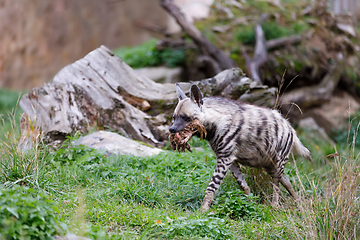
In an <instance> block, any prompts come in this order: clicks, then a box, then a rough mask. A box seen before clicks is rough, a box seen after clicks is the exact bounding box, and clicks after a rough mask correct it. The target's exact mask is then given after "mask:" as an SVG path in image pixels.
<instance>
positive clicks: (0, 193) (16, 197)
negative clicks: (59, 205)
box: [0, 185, 66, 239]
mask: <svg viewBox="0 0 360 240" xmlns="http://www.w3.org/2000/svg"><path fill="white" fill-rule="evenodd" d="M56 213H58V210H57V209H56V207H55V204H54V203H53V202H52V201H51V200H49V199H47V198H46V197H45V196H44V195H43V194H39V193H37V192H36V191H35V190H33V189H31V188H28V187H20V186H17V185H15V187H12V188H0V239H50V238H51V237H52V236H54V235H55V234H61V233H62V232H63V231H64V230H65V229H66V225H65V224H61V222H59V221H58V220H57V217H56V216H55V214H56Z"/></svg>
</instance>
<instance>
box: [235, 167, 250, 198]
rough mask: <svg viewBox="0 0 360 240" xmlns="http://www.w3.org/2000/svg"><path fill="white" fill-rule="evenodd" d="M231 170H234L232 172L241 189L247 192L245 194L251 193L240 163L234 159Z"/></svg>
mask: <svg viewBox="0 0 360 240" xmlns="http://www.w3.org/2000/svg"><path fill="white" fill-rule="evenodd" d="M230 170H231V172H232V174H233V175H234V177H235V179H236V181H237V182H238V183H239V185H240V187H241V189H242V190H243V191H244V192H245V194H247V195H249V194H250V188H249V186H248V185H247V183H246V181H245V178H244V175H243V174H242V172H241V170H240V167H239V164H238V163H237V162H236V161H234V162H233V163H232V164H231V166H230Z"/></svg>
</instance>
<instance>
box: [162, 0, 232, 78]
mask: <svg viewBox="0 0 360 240" xmlns="http://www.w3.org/2000/svg"><path fill="white" fill-rule="evenodd" d="M160 4H161V6H163V7H164V9H165V10H167V11H168V12H169V14H170V15H171V16H173V17H174V18H175V20H176V21H177V23H178V24H179V25H180V26H181V28H182V29H183V31H184V32H185V33H186V34H187V35H188V36H189V37H190V38H191V39H192V40H193V41H194V42H195V44H196V45H197V46H198V47H199V49H200V50H201V52H202V54H203V55H205V56H208V57H210V58H212V59H214V60H215V62H217V64H218V65H219V67H220V69H221V70H225V69H228V68H233V67H236V64H235V63H234V61H232V60H231V59H230V58H229V57H227V56H226V55H225V54H224V53H223V52H222V51H221V50H220V49H218V48H216V47H215V46H214V45H213V44H212V43H210V41H209V40H208V39H207V38H206V37H205V36H204V35H203V34H202V33H201V32H200V31H199V30H198V29H197V28H196V27H195V26H194V25H193V24H191V23H190V22H189V21H187V19H186V18H185V16H184V15H183V14H182V12H181V11H180V9H179V8H178V7H177V6H176V5H174V3H173V1H172V0H160ZM210 62H211V61H210ZM212 64H213V63H212ZM216 70H217V69H216ZM215 72H216V71H215ZM216 73H218V72H216Z"/></svg>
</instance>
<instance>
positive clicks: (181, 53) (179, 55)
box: [114, 39, 185, 68]
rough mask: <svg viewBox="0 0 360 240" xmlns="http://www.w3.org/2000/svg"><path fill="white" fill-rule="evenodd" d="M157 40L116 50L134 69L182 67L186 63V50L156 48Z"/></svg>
mask: <svg viewBox="0 0 360 240" xmlns="http://www.w3.org/2000/svg"><path fill="white" fill-rule="evenodd" d="M156 44H157V40H155V39H152V40H149V41H147V42H145V43H143V44H141V45H139V46H135V47H128V48H118V49H116V50H114V53H115V55H117V56H119V57H120V58H121V59H122V60H123V61H124V62H126V63H127V64H128V65H129V66H130V67H132V68H142V67H150V66H160V65H165V66H167V67H177V66H182V65H183V64H184V62H185V50H184V49H172V48H163V49H161V50H160V49H157V48H156Z"/></svg>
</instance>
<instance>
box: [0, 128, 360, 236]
mask: <svg viewBox="0 0 360 240" xmlns="http://www.w3.org/2000/svg"><path fill="white" fill-rule="evenodd" d="M354 124H355V123H354ZM10 132H11V134H10V135H9V134H8V135H7V138H6V140H5V141H2V142H1V143H0V166H1V168H0V186H1V188H0V189H1V191H0V192H1V195H0V201H1V204H0V218H1V220H0V224H1V226H2V227H0V229H1V230H0V232H1V231H2V232H1V234H2V235H1V236H0V239H24V238H22V236H25V234H26V235H27V236H34V235H36V236H39V239H46V237H45V236H49V235H53V234H55V233H57V234H65V233H66V232H71V233H75V234H77V235H80V236H87V237H90V238H92V239H149V238H150V239H151V238H156V239H236V238H239V237H240V238H244V239H253V238H254V239H259V238H264V239H304V238H308V239H339V238H345V239H353V238H355V237H358V236H359V235H360V228H359V227H360V226H359V223H360V201H359V194H360V192H359V187H358V186H359V183H360V172H359V171H360V169H359V167H358V166H359V159H358V157H357V155H358V150H357V149H358V148H351V149H350V150H349V148H348V146H347V144H343V145H342V144H340V142H339V144H338V145H337V146H336V150H335V149H334V146H331V145H329V144H327V143H326V142H324V141H323V140H321V139H318V138H317V137H316V135H314V134H312V133H311V132H309V131H303V132H301V131H299V133H300V137H301V139H302V141H303V142H304V143H305V145H306V146H308V147H309V148H310V151H311V152H312V154H313V159H314V163H313V164H311V163H309V162H308V161H305V160H303V159H301V158H299V157H297V160H296V161H292V160H291V161H290V163H289V164H288V165H287V166H286V168H285V174H286V175H287V176H288V177H289V179H290V181H291V182H292V184H293V186H294V188H295V190H296V191H297V192H298V194H299V195H300V196H301V198H302V202H301V203H300V204H299V205H298V206H297V205H296V204H295V203H294V202H293V200H292V198H291V197H290V196H289V194H288V193H287V192H286V190H285V189H284V188H282V191H281V195H280V198H281V207H279V208H276V209H275V208H273V207H271V204H270V203H271V193H272V186H271V183H270V181H271V178H270V177H269V176H268V175H267V174H266V173H264V171H263V170H259V169H253V168H247V167H243V168H242V169H243V172H244V174H245V176H246V179H247V182H248V184H249V186H250V188H251V191H252V195H250V196H246V195H244V194H243V192H242V191H240V188H239V186H238V184H237V182H236V181H235V179H234V178H233V177H232V175H231V174H228V175H227V176H226V177H225V179H224V181H223V184H222V185H221V187H220V189H219V191H218V193H217V195H216V198H215V201H214V203H213V205H212V207H211V210H210V211H209V212H206V213H200V212H198V209H199V208H200V206H201V201H202V198H203V197H204V191H205V189H206V187H207V185H208V182H209V180H210V178H211V176H212V173H213V171H214V166H215V161H216V159H215V156H214V154H213V152H212V151H211V150H210V148H209V147H208V145H207V144H206V142H205V141H199V139H196V138H193V139H192V140H191V142H190V144H191V146H192V147H193V148H195V147H197V148H200V149H199V150H196V151H194V153H189V152H186V153H177V152H174V151H167V152H165V153H162V154H160V155H157V156H153V157H146V158H141V157H134V156H107V155H105V154H104V153H102V152H98V151H96V150H93V149H89V148H87V147H84V146H70V142H71V141H72V140H74V138H76V137H73V138H69V140H68V141H67V143H66V144H65V145H64V146H63V148H61V149H59V150H57V151H54V150H50V149H48V148H47V147H46V145H44V144H41V143H39V144H37V145H35V146H34V147H33V148H32V149H30V150H28V151H25V152H23V151H21V150H20V149H19V148H18V147H17V144H18V139H19V132H18V130H16V129H13V131H10V130H9V133H10ZM341 141H345V140H341ZM350 142H351V141H350ZM165 149H169V146H167V148H165ZM335 151H337V152H338V153H339V155H340V156H335V158H329V157H326V156H327V155H328V154H331V153H334V152H335ZM19 185H21V186H22V187H19ZM29 187H30V188H29ZM57 209H58V210H57ZM35 210H36V211H35ZM20 213H21V214H20ZM30 216H31V218H30ZM4 219H5V220H4ZM43 219H45V222H44V221H43ZM10 226H11V227H10ZM15 231H16V233H15ZM31 234H32V235H31ZM9 235H11V236H13V238H8V236H9ZM40 236H44V238H42V237H40ZM32 239H34V237H33V238H32Z"/></svg>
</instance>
